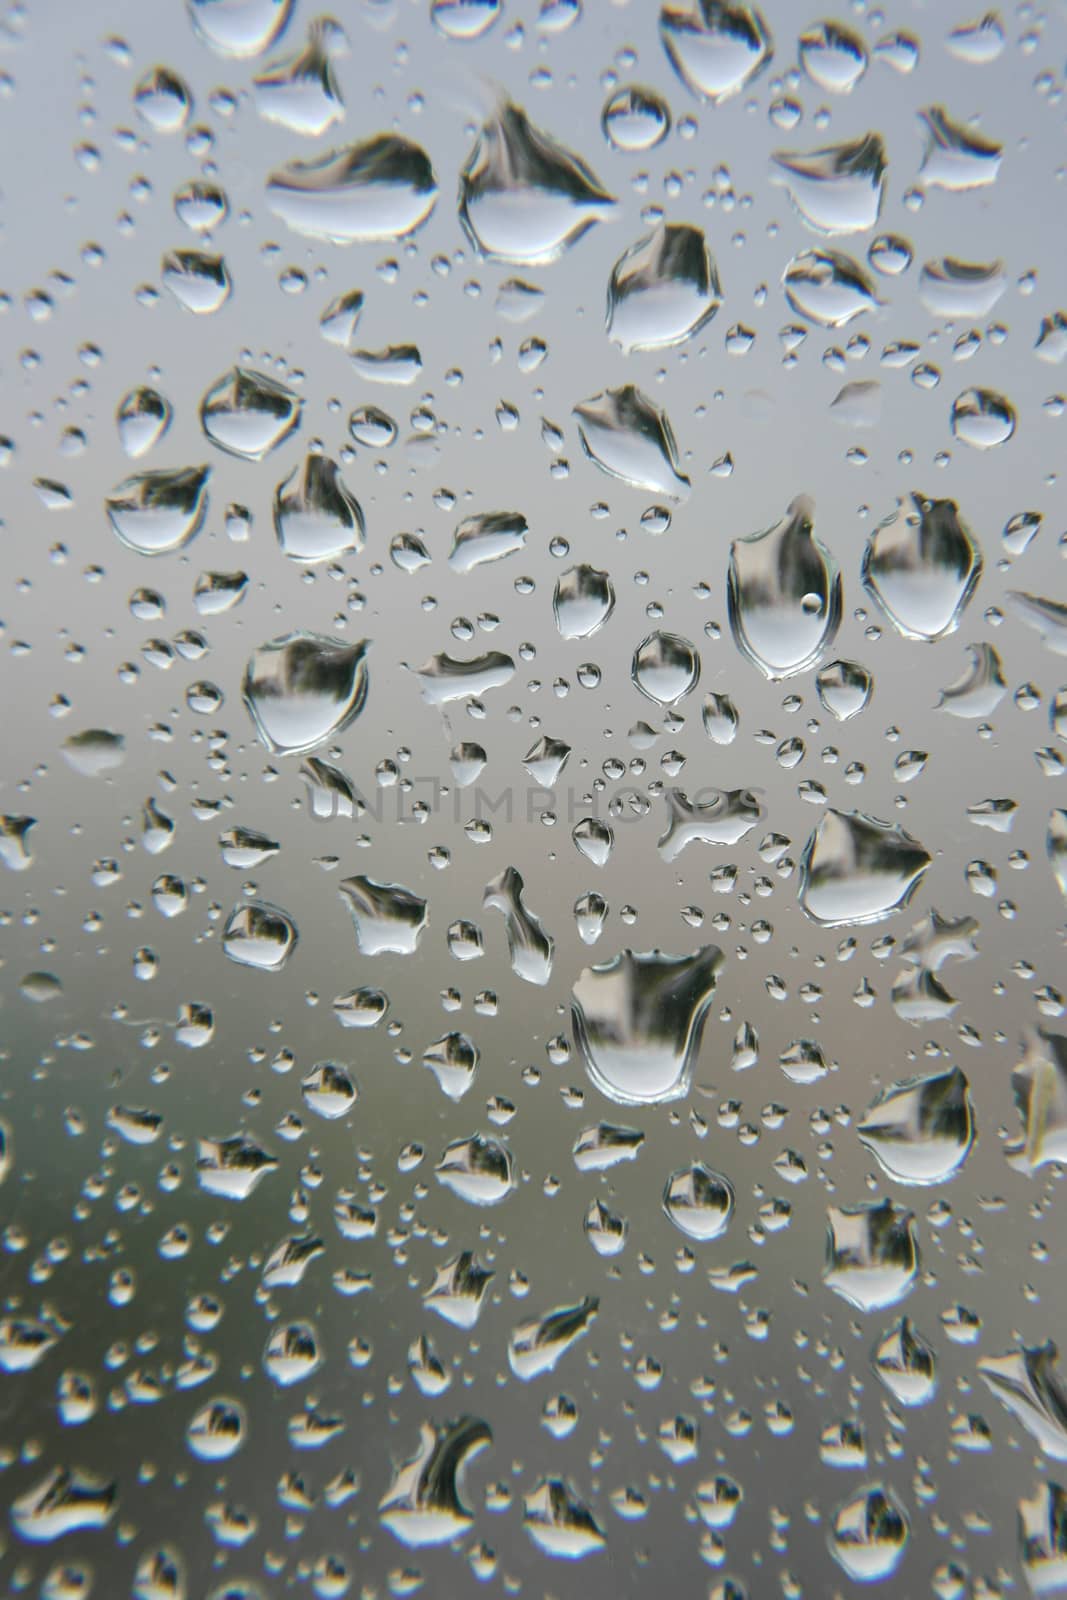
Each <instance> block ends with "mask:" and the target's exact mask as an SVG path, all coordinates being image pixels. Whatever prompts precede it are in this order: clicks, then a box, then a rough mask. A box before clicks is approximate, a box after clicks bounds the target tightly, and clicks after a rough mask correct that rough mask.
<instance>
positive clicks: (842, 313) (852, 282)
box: [782, 250, 879, 328]
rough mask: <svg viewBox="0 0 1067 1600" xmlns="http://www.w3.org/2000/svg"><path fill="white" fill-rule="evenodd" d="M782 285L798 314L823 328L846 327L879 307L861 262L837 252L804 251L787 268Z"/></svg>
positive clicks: (871, 283)
mask: <svg viewBox="0 0 1067 1600" xmlns="http://www.w3.org/2000/svg"><path fill="white" fill-rule="evenodd" d="M782 284H783V286H784V288H785V297H786V299H787V300H788V302H789V304H790V305H791V306H792V308H793V310H794V311H795V312H796V313H797V315H798V316H801V317H807V318H808V320H809V322H815V323H817V324H818V325H819V327H821V328H843V327H844V326H845V324H846V323H849V322H851V321H852V319H853V318H854V317H858V316H860V315H861V314H862V313H863V312H864V311H873V310H875V308H876V307H877V306H878V304H879V300H878V296H877V295H876V294H875V292H874V284H873V282H872V281H871V279H870V277H869V276H868V274H867V273H866V272H865V271H864V269H863V268H862V267H861V266H860V264H859V262H858V261H854V260H853V259H852V257H851V256H846V255H842V254H841V253H840V252H839V251H837V250H802V251H801V252H800V254H799V255H795V256H794V257H793V259H792V261H790V263H789V265H788V266H787V267H786V269H785V272H784V274H783V275H782Z"/></svg>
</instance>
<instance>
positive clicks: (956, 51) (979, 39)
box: [945, 11, 1004, 67]
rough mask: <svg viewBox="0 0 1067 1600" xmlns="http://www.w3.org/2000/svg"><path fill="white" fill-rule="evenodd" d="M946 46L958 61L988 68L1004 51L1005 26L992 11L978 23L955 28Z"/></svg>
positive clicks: (946, 41) (967, 23)
mask: <svg viewBox="0 0 1067 1600" xmlns="http://www.w3.org/2000/svg"><path fill="white" fill-rule="evenodd" d="M945 44H946V46H947V48H948V50H949V52H950V54H951V55H954V56H955V57H956V59H957V60H958V61H966V62H968V63H969V64H970V65H971V66H975V67H977V66H986V65H988V63H989V62H991V61H996V59H997V57H998V56H999V55H1000V54H1001V52H1002V51H1003V49H1004V24H1003V23H1002V22H1001V20H1000V18H999V17H998V16H997V14H996V12H995V11H990V12H989V13H988V14H987V15H986V16H984V17H981V18H980V19H979V20H978V21H977V22H966V23H964V24H963V26H962V27H959V28H953V30H952V32H951V33H950V34H949V36H948V38H947V39H946V40H945Z"/></svg>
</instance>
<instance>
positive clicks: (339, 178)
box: [267, 133, 437, 244]
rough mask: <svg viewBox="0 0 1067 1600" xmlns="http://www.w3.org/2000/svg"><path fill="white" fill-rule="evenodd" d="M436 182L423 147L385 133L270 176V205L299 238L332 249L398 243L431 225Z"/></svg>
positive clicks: (268, 198) (280, 169)
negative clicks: (328, 244) (324, 242)
mask: <svg viewBox="0 0 1067 1600" xmlns="http://www.w3.org/2000/svg"><path fill="white" fill-rule="evenodd" d="M436 200H437V179H436V177H435V175H434V170H433V167H432V166H431V164H430V158H429V157H428V156H427V154H426V152H425V150H423V149H422V148H421V146H420V145H417V144H413V143H412V142H411V140H410V139H404V138H401V137H400V136H399V135H398V134H392V133H381V134H378V135H376V136H375V137H374V138H373V139H368V140H367V141H366V142H365V143H363V144H353V145H347V146H345V147H344V148H343V149H341V150H335V151H331V152H330V153H329V154H328V155H324V156H318V157H317V158H316V159H314V160H312V161H291V162H290V163H289V165H288V166H286V167H281V168H279V169H278V171H276V172H274V173H272V174H271V176H270V178H269V179H268V182H267V204H268V206H269V207H270V209H271V211H272V212H273V213H274V215H275V216H277V217H281V219H282V221H283V222H284V223H285V224H286V226H287V227H289V228H291V229H292V230H293V232H294V233H299V234H303V235H304V236H305V237H307V238H309V239H328V240H331V241H332V242H333V243H334V244H356V243H359V244H365V243H371V242H374V241H378V240H385V239H400V238H403V237H404V235H405V234H408V233H412V232H414V230H415V229H416V228H418V227H421V225H422V224H423V223H424V222H425V221H426V219H427V217H428V216H429V215H430V212H431V211H432V210H433V208H434V205H435V203H436Z"/></svg>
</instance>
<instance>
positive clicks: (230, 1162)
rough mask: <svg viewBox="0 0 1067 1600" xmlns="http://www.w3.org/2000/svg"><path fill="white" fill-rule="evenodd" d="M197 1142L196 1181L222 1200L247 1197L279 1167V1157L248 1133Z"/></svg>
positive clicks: (205, 1190) (206, 1190)
mask: <svg viewBox="0 0 1067 1600" xmlns="http://www.w3.org/2000/svg"><path fill="white" fill-rule="evenodd" d="M196 1143H197V1162H196V1177H197V1182H198V1183H199V1185H200V1187H201V1189H203V1190H204V1192H205V1193H206V1194H213V1195H217V1196H218V1197H219V1198H221V1199H223V1200H247V1199H248V1197H249V1195H250V1194H251V1193H252V1192H253V1190H254V1189H256V1188H257V1187H258V1186H259V1184H261V1183H262V1181H263V1179H264V1178H265V1177H267V1176H268V1175H269V1174H270V1173H272V1172H274V1171H275V1169H276V1168H277V1166H278V1158H277V1157H276V1156H272V1155H271V1153H270V1151H269V1150H264V1149H263V1147H262V1145H258V1144H257V1143H256V1141H255V1140H254V1139H251V1138H249V1136H248V1135H247V1134H243V1133H235V1134H231V1136H230V1137H229V1138H228V1139H198V1140H197V1142H196Z"/></svg>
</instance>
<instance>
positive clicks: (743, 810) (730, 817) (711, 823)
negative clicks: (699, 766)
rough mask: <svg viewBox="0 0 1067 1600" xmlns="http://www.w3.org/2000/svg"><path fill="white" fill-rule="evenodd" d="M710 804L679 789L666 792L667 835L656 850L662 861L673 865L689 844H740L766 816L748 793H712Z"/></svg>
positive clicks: (761, 807) (760, 806)
mask: <svg viewBox="0 0 1067 1600" xmlns="http://www.w3.org/2000/svg"><path fill="white" fill-rule="evenodd" d="M701 792H702V793H703V794H708V793H709V792H710V793H711V795H712V797H713V798H711V799H709V800H696V801H694V800H690V799H689V796H688V795H686V794H684V793H683V792H682V790H681V789H668V790H666V792H665V794H664V799H665V800H666V802H667V831H666V833H665V834H664V835H663V836H662V838H661V839H660V840H659V841H658V843H657V846H656V848H657V849H658V850H659V853H660V856H661V857H662V859H663V860H664V861H674V860H676V859H677V857H678V856H679V855H681V853H682V851H683V850H684V849H685V847H686V845H689V844H718V845H734V844H739V843H740V841H741V840H742V839H744V838H745V837H746V836H747V835H748V834H750V833H751V832H752V829H753V828H754V827H755V826H756V823H757V822H759V820H760V818H761V817H763V816H765V815H766V812H765V809H764V807H763V805H762V804H761V802H760V800H759V797H758V796H757V795H755V794H754V793H753V792H752V790H751V789H715V790H711V791H709V790H707V789H704V790H702V791H701Z"/></svg>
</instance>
